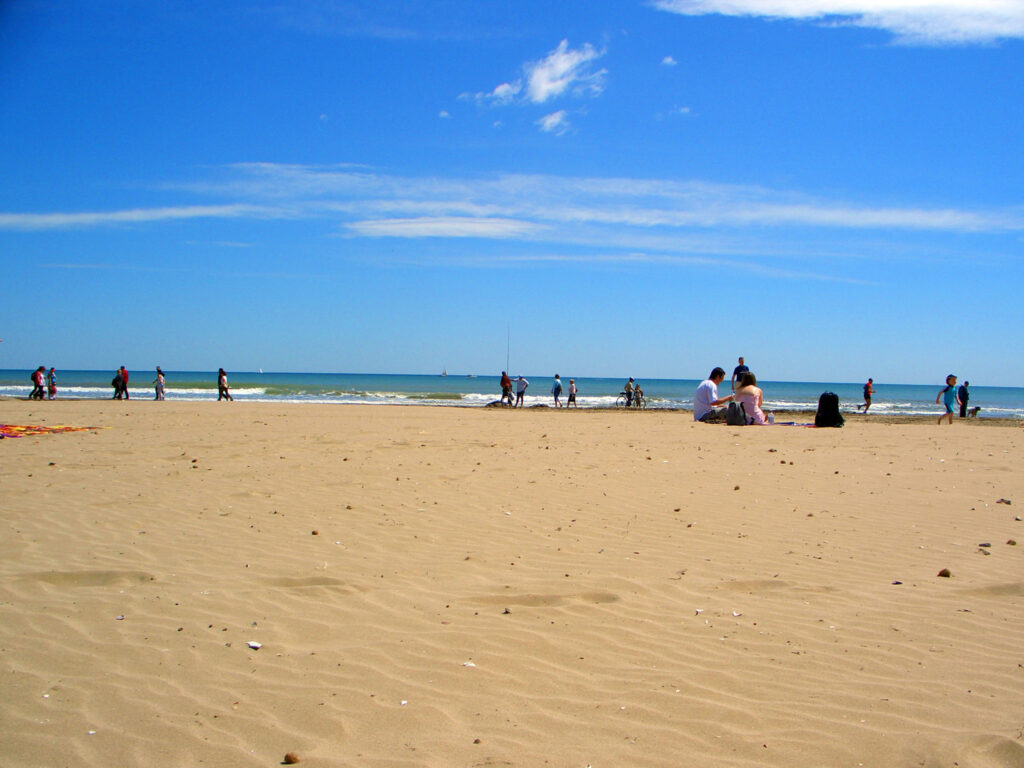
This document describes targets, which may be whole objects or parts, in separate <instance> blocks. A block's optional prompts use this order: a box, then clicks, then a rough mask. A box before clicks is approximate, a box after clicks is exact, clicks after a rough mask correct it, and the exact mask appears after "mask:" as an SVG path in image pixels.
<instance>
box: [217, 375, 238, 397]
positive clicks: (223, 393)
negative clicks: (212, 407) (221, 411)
mask: <svg viewBox="0 0 1024 768" xmlns="http://www.w3.org/2000/svg"><path fill="white" fill-rule="evenodd" d="M221 400H230V401H232V402H234V400H235V398H233V397H232V396H231V392H229V391H228V375H227V373H226V372H225V371H224V369H223V368H221V369H220V370H218V371H217V402H218V403H219V402H220V401H221Z"/></svg>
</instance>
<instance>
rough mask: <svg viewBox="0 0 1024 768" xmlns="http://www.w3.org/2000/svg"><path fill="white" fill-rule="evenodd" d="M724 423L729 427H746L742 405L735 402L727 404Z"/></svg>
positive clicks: (745, 414) (745, 410)
mask: <svg viewBox="0 0 1024 768" xmlns="http://www.w3.org/2000/svg"><path fill="white" fill-rule="evenodd" d="M725 423H726V424H728V425H729V426H730V427H745V426H747V409H746V408H744V407H743V403H737V402H736V401H733V402H731V403H729V407H728V408H727V409H726V411H725Z"/></svg>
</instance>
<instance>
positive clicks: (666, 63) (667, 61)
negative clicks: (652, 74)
mask: <svg viewBox="0 0 1024 768" xmlns="http://www.w3.org/2000/svg"><path fill="white" fill-rule="evenodd" d="M677 64H679V62H678V61H676V60H675V59H673V58H672V57H671V56H666V57H665V58H664V59H662V60H661V66H663V67H674V66H676V65H677Z"/></svg>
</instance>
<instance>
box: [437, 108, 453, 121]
mask: <svg viewBox="0 0 1024 768" xmlns="http://www.w3.org/2000/svg"><path fill="white" fill-rule="evenodd" d="M437 116H438V117H440V118H441V119H442V120H447V119H448V118H450V117H451V115H450V114H448V110H447V109H442V110H441V111H440V112H438V113H437Z"/></svg>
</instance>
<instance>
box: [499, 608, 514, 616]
mask: <svg viewBox="0 0 1024 768" xmlns="http://www.w3.org/2000/svg"><path fill="white" fill-rule="evenodd" d="M510 613H512V611H510V610H509V609H508V608H506V609H505V610H504V611H502V612H501V615H502V616H508V615H509V614H510Z"/></svg>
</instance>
